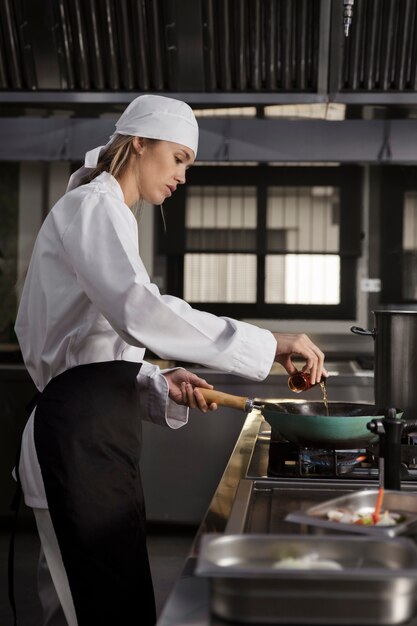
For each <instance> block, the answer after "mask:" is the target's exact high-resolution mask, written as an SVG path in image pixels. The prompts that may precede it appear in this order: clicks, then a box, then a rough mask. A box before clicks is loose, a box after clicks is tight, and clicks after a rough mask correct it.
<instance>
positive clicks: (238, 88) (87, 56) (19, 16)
mask: <svg viewBox="0 0 417 626" xmlns="http://www.w3.org/2000/svg"><path fill="white" fill-rule="evenodd" d="M343 7H344V3H343V0H175V1H174V0H42V2H35V1H34V0H0V90H3V92H4V91H15V92H18V91H20V92H22V91H26V92H30V91H32V92H38V93H39V94H40V95H41V94H42V92H56V93H60V94H61V95H62V94H66V93H67V94H71V93H72V92H77V93H80V92H81V93H82V92H88V93H90V94H94V93H107V94H110V97H111V95H112V94H117V93H123V92H125V93H129V92H146V91H152V92H177V93H189V94H193V93H194V94H196V93H201V94H203V95H204V94H212V97H213V99H214V98H216V97H217V96H218V95H220V97H217V102H218V103H220V102H221V94H223V95H224V98H223V99H224V101H226V97H225V95H226V94H232V95H236V94H242V98H244V97H245V94H246V96H247V95H252V94H265V99H267V98H268V94H269V95H273V96H274V97H277V98H280V97H281V98H283V99H282V101H285V98H286V97H287V95H286V94H288V97H287V101H288V102H289V101H291V98H293V97H297V98H298V101H301V100H300V96H301V97H304V99H305V101H306V102H312V101H313V100H312V98H313V99H314V97H316V99H317V101H326V100H335V101H337V100H338V98H339V100H340V97H342V98H343V97H345V98H348V97H350V94H352V93H353V94H354V95H356V96H357V97H358V98H359V96H360V95H363V93H368V94H370V93H372V94H378V93H385V94H387V95H389V96H390V95H391V94H392V93H398V92H402V93H407V92H408V94H407V95H409V96H410V94H411V96H410V97H412V94H413V92H415V91H417V2H416V0H355V4H354V11H353V14H352V24H351V26H350V30H349V37H345V36H344V30H343V28H344V24H343V18H344V16H343ZM0 95H1V94H0ZM64 97H65V96H64ZM416 98H417V96H416ZM27 99H28V100H29V99H30V98H29V96H28V98H27ZM61 100H62V99H61ZM351 101H352V100H351Z"/></svg>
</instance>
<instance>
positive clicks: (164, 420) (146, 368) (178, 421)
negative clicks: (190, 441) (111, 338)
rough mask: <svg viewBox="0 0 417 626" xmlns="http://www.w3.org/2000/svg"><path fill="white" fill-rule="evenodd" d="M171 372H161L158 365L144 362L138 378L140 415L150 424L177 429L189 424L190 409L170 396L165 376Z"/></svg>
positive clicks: (168, 370)
mask: <svg viewBox="0 0 417 626" xmlns="http://www.w3.org/2000/svg"><path fill="white" fill-rule="evenodd" d="M173 369H179V368H173ZM171 371H172V369H167V370H160V369H159V367H158V366H157V365H152V364H151V363H147V362H146V361H143V362H142V366H141V368H140V371H139V374H138V376H137V380H138V390H139V413H140V415H141V417H142V418H143V419H145V420H147V421H148V422H154V423H155V424H159V425H161V426H166V425H168V426H169V427H170V428H174V429H175V428H180V427H181V426H184V425H185V424H186V423H187V422H188V412H189V409H188V407H186V406H181V405H179V404H177V403H176V402H174V401H173V400H171V398H170V397H169V395H168V394H169V387H168V381H167V379H166V378H165V376H163V374H164V373H165V372H171Z"/></svg>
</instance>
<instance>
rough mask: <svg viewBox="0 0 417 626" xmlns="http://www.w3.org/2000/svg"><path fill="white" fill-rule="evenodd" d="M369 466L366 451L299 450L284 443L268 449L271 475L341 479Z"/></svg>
mask: <svg viewBox="0 0 417 626" xmlns="http://www.w3.org/2000/svg"><path fill="white" fill-rule="evenodd" d="M367 465H370V461H369V458H368V454H367V451H366V450H321V449H316V448H314V449H312V448H299V447H298V446H296V445H294V444H292V443H288V442H281V441H271V442H270V446H269V464H268V476H271V477H281V476H288V477H294V476H297V477H304V476H306V477H312V478H314V477H323V476H329V477H340V476H346V475H349V476H350V475H351V474H352V472H353V471H354V470H355V468H357V467H366V466H367Z"/></svg>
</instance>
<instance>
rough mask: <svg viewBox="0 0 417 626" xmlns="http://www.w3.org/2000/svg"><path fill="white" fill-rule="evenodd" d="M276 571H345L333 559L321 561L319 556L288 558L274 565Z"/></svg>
mask: <svg viewBox="0 0 417 626" xmlns="http://www.w3.org/2000/svg"><path fill="white" fill-rule="evenodd" d="M273 567H274V569H334V570H335V569H339V570H340V569H343V568H342V566H341V565H340V563H337V561H333V560H331V559H321V558H319V556H318V555H317V554H307V555H305V556H302V557H293V556H287V557H284V558H282V559H280V560H279V561H276V562H275V563H274V564H273Z"/></svg>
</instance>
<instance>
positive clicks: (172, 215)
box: [158, 166, 360, 319]
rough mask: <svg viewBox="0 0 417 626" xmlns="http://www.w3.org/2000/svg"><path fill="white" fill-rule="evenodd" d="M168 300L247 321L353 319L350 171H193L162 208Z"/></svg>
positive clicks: (355, 209)
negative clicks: (178, 299)
mask: <svg viewBox="0 0 417 626" xmlns="http://www.w3.org/2000/svg"><path fill="white" fill-rule="evenodd" d="M165 216H166V224H167V226H166V232H164V231H163V229H161V228H159V234H158V237H159V251H160V252H161V253H162V254H164V255H166V260H167V271H166V276H167V284H166V286H167V292H168V293H173V294H175V295H178V296H179V297H183V298H184V299H185V300H186V301H187V302H189V303H190V304H192V305H193V306H195V307H196V308H203V309H205V310H208V311H211V312H213V313H215V314H220V315H233V316H235V317H246V318H260V317H264V318H268V317H269V318H278V317H286V318H295V319H296V318H298V317H300V318H301V317H302V318H303V319H306V318H309V317H310V318H312V319H314V318H327V319H330V318H349V317H351V318H354V317H355V284H356V279H355V272H356V258H357V256H358V255H359V253H360V245H359V240H360V228H359V221H360V217H359V216H360V173H359V169H358V168H354V167H329V168H322V167H312V168H305V167H274V166H271V167H266V166H257V167H253V166H251V167H234V166H227V167H221V166H211V167H207V166H196V167H194V168H193V169H192V170H191V171H190V172H189V176H188V182H187V185H186V186H184V187H181V188H180V189H179V190H178V191H177V193H176V194H175V196H174V197H173V198H172V199H171V200H170V201H169V202H167V203H166V205H165Z"/></svg>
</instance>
